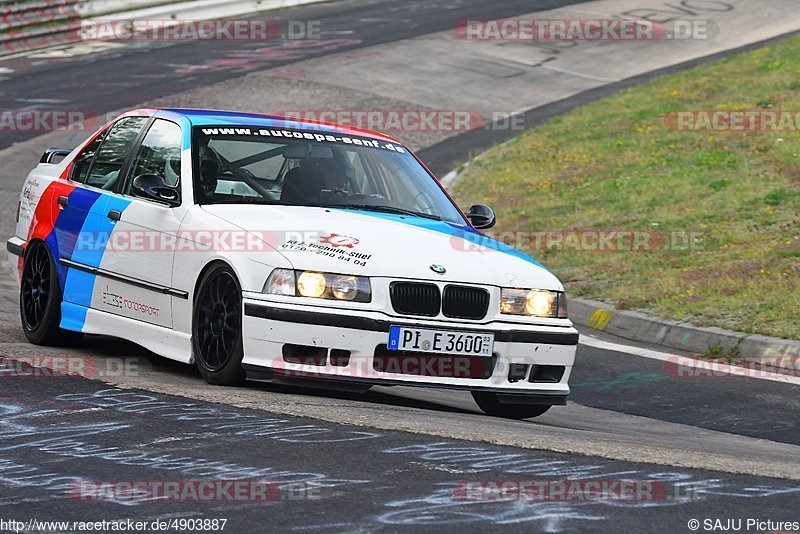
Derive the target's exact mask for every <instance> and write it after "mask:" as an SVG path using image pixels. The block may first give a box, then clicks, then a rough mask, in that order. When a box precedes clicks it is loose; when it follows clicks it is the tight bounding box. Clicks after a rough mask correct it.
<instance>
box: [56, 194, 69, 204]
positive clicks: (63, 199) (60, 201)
mask: <svg viewBox="0 0 800 534" xmlns="http://www.w3.org/2000/svg"><path fill="white" fill-rule="evenodd" d="M67 204H69V197H68V196H66V195H61V196H60V197H58V205H59V206H66V205H67Z"/></svg>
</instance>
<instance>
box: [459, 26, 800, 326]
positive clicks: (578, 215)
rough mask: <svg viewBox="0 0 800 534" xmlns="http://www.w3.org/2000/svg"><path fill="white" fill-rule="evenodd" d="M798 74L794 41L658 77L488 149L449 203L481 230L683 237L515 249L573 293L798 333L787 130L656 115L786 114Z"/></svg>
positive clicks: (797, 165)
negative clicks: (474, 218)
mask: <svg viewBox="0 0 800 534" xmlns="http://www.w3.org/2000/svg"><path fill="white" fill-rule="evenodd" d="M798 80H800V38H794V39H790V40H787V41H783V42H781V43H778V44H776V45H773V46H770V47H767V48H763V49H759V50H756V51H753V52H748V53H746V54H742V55H737V56H732V57H729V58H726V59H723V60H721V61H718V62H715V63H713V64H709V65H704V66H701V67H698V68H696V69H694V70H691V71H687V72H684V73H681V74H676V75H670V76H665V77H660V78H658V79H656V80H654V81H652V82H649V83H647V84H644V85H641V86H638V87H636V88H633V89H629V90H626V91H624V92H622V93H620V94H618V95H616V96H614V97H611V98H608V99H604V100H600V101H597V102H595V103H592V104H590V105H588V106H585V107H582V108H580V109H578V110H575V111H573V112H571V113H569V114H567V115H565V116H562V117H559V118H556V119H554V120H551V121H550V122H548V123H547V124H545V125H543V126H541V127H537V128H534V129H532V130H529V131H526V132H524V133H522V134H521V135H519V136H518V137H517V138H515V139H514V140H512V141H510V142H508V143H506V144H504V145H501V146H498V147H496V148H494V149H492V150H491V151H489V152H488V153H487V154H485V155H484V156H483V157H481V158H479V159H478V160H476V161H474V162H473V163H472V164H470V165H469V166H468V167H467V170H466V173H465V176H464V177H463V178H462V179H461V181H460V182H459V183H458V184H457V186H456V189H455V196H456V198H457V199H458V200H459V201H461V203H462V205H470V204H473V203H478V202H482V203H486V204H489V205H490V206H492V207H493V208H494V209H495V211H496V213H497V216H498V217H497V220H498V227H497V228H496V229H494V231H508V230H512V231H522V232H535V231H545V230H572V229H587V228H592V229H601V230H636V231H651V232H661V233H663V235H664V236H669V235H672V233H673V232H674V233H675V235H676V236H682V235H689V234H690V233H693V234H694V235H695V236H696V237H698V241H697V242H696V244H695V245H694V246H693V247H692V250H685V248H684V249H683V250H681V247H672V250H665V248H664V247H660V248H659V249H658V250H650V251H647V252H590V251H576V250H574V248H573V249H570V250H563V249H562V250H541V249H539V250H532V251H531V252H529V253H530V254H531V255H533V256H534V257H536V258H537V259H539V260H541V261H542V262H543V263H545V265H547V266H548V267H549V268H550V269H551V270H552V271H553V272H554V273H555V274H557V275H558V276H559V277H560V278H561V280H562V281H563V282H564V284H565V285H566V286H567V290H568V291H569V292H571V293H572V294H573V295H576V296H582V297H588V298H593V299H597V300H603V301H606V302H610V303H612V304H614V305H615V306H617V307H618V308H621V309H638V310H643V311H646V312H650V313H655V314H658V315H661V316H663V317H668V318H672V319H683V320H689V321H692V322H693V323H695V324H698V325H715V326H720V327H724V328H730V329H733V330H738V331H742V332H755V333H760V334H765V335H773V336H781V337H787V338H793V339H800V131H784V132H763V131H760V132H709V131H705V132H686V131H677V130H676V129H675V128H673V127H670V126H669V125H668V121H665V116H667V114H669V113H671V112H677V111H685V110H718V109H719V110H757V109H762V108H763V109H769V108H773V109H780V110H787V111H794V112H800V81H798ZM512 244H513V243H512ZM545 248H546V247H545ZM666 248H669V247H666Z"/></svg>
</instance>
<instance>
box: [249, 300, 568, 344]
mask: <svg viewBox="0 0 800 534" xmlns="http://www.w3.org/2000/svg"><path fill="white" fill-rule="evenodd" d="M244 314H245V315H246V316H248V317H258V318H259V319H270V320H272V321H281V322H285V323H300V324H314V325H318V326H333V327H337V328H352V329H354V330H369V331H372V332H387V333H388V332H389V327H390V326H392V325H398V324H399V325H401V326H402V325H403V324H407V325H408V326H412V325H410V324H408V323H404V322H403V321H402V320H401V321H386V320H382V319H372V318H370V317H357V316H350V315H338V314H334V313H320V312H316V311H313V312H312V311H304V310H290V309H286V308H276V307H273V306H264V305H261V304H252V303H250V302H247V303H245V305H244ZM477 326H478V325H476V328H453V327H450V326H443V327H442V329H443V330H452V331H456V332H487V331H488V332H491V333H493V334H494V339H495V341H500V342H507V343H537V344H545V345H577V344H578V333H577V332H564V333H561V332H531V331H528V330H486V328H485V327H484V328H480V327H477ZM426 328H432V327H431V326H426Z"/></svg>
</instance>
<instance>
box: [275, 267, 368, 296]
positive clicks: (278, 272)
mask: <svg viewBox="0 0 800 534" xmlns="http://www.w3.org/2000/svg"><path fill="white" fill-rule="evenodd" d="M262 292H263V293H266V294H268V295H289V296H293V297H308V298H316V299H329V300H340V301H349V302H370V301H371V300H372V288H371V286H370V283H369V278H367V277H365V276H355V275H349V274H334V273H321V272H317V271H299V270H292V269H275V270H274V271H272V273H270V275H269V278H267V281H266V283H265V284H264V289H263V291H262Z"/></svg>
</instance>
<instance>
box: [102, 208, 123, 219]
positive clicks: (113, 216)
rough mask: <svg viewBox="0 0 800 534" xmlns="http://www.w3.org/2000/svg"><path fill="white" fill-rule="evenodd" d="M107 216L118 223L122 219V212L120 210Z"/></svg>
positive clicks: (113, 211)
mask: <svg viewBox="0 0 800 534" xmlns="http://www.w3.org/2000/svg"><path fill="white" fill-rule="evenodd" d="M106 216H107V217H108V218H109V219H111V220H112V221H118V220H120V219H122V212H121V211H119V210H111V211H109V212H108V213H107V214H106Z"/></svg>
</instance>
